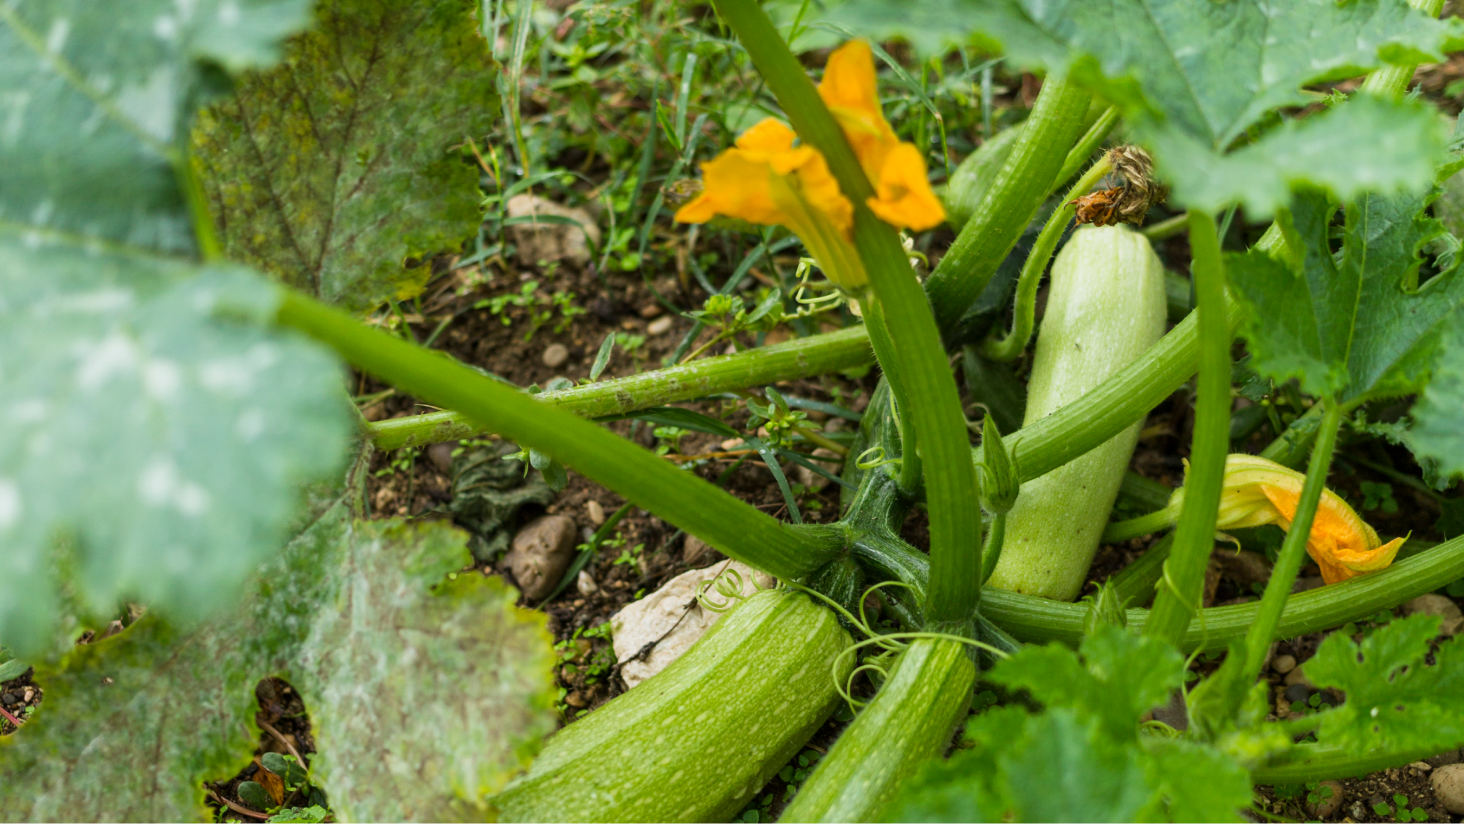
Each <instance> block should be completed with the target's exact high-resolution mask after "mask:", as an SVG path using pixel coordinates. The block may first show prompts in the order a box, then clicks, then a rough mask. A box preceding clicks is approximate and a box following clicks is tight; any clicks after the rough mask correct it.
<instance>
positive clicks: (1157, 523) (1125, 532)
mask: <svg viewBox="0 0 1464 824" xmlns="http://www.w3.org/2000/svg"><path fill="white" fill-rule="evenodd" d="M1173 523H1174V517H1173V515H1172V514H1171V513H1170V512H1169V511H1168V510H1166V509H1160V510H1158V511H1156V512H1150V513H1149V514H1148V515H1140V516H1139V517H1137V518H1130V519H1128V520H1127V521H1115V522H1113V523H1111V524H1109V525H1108V526H1107V527H1105V528H1104V530H1103V543H1105V544H1118V543H1123V542H1124V541H1127V540H1129V539H1131V538H1138V537H1140V536H1143V535H1152V534H1153V533H1155V532H1158V531H1160V530H1161V529H1168V528H1169V527H1170V525H1171V524H1173Z"/></svg>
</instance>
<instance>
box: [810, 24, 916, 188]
mask: <svg viewBox="0 0 1464 824" xmlns="http://www.w3.org/2000/svg"><path fill="white" fill-rule="evenodd" d="M818 95H819V97H821V98H823V101H824V105H826V106H828V107H829V110H830V111H832V112H833V113H834V117H835V118H836V119H837V120H838V121H839V125H840V126H841V127H842V128H843V130H844V134H845V136H847V137H848V138H849V142H850V143H852V144H854V151H855V153H856V154H859V155H860V160H861V162H862V161H863V160H864V159H865V152H864V151H861V150H860V147H861V144H869V143H895V142H897V138H896V137H895V131H894V129H891V128H890V124H889V121H888V120H885V117H884V112H883V111H881V110H880V105H879V88H878V86H877V85H876V83H875V76H874V55H873V54H872V53H870V51H869V44H868V43H865V42H864V41H863V40H851V41H849V42H848V43H845V44H844V45H842V46H840V47H839V48H837V49H835V50H834V53H833V54H831V55H829V60H828V63H827V64H826V65H825V66H824V76H823V81H822V82H820V83H819V84H818Z"/></svg>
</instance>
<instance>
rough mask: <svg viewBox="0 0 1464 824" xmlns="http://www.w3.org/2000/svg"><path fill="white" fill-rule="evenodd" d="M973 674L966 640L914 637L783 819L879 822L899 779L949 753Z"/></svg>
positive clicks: (965, 707)
mask: <svg viewBox="0 0 1464 824" xmlns="http://www.w3.org/2000/svg"><path fill="white" fill-rule="evenodd" d="M975 680H976V666H975V665H974V664H973V663H971V658H970V656H969V655H968V653H967V647H966V645H965V644H962V643H960V642H959V641H955V640H952V639H948V638H921V639H918V640H916V641H914V642H913V643H911V644H910V646H909V647H908V648H907V649H906V650H905V651H904V652H903V653H901V654H900V659H899V661H898V663H897V664H896V666H895V670H894V672H892V673H890V677H889V678H888V679H886V680H885V683H884V686H882V687H880V690H879V693H878V694H877V695H875V697H874V700H873V701H871V702H870V704H869V706H867V707H865V708H864V709H863V710H862V711H861V712H860V713H859V715H858V717H856V718H855V719H854V723H852V724H850V725H849V728H848V729H846V730H844V732H843V734H842V735H840V736H839V740H838V741H836V742H834V746H833V749H831V750H829V754H828V756H827V757H825V758H824V759H823V760H822V761H820V762H819V764H818V767H817V768H816V769H815V770H814V772H813V775H811V776H809V777H808V781H807V782H806V783H804V785H803V788H802V789H800V790H799V791H798V795H796V796H794V798H793V802H792V803H791V804H789V805H788V808H787V809H785V810H784V811H783V815H782V817H781V818H779V819H778V820H779V821H878V820H880V819H881V817H882V816H881V813H882V812H883V810H884V807H885V805H886V804H888V803H889V800H890V798H891V797H892V796H893V795H894V793H895V790H896V789H898V788H899V786H900V783H901V782H902V781H904V780H905V778H907V777H908V776H909V775H910V774H911V773H912V772H914V771H915V769H917V768H918V767H919V766H920V765H921V764H922V763H924V762H925V761H927V760H929V759H931V758H935V757H938V756H939V755H940V754H941V753H943V752H945V748H946V746H947V745H949V744H950V742H951V732H952V730H954V729H955V726H956V723H957V722H959V721H961V720H962V719H964V718H965V717H966V713H967V711H968V710H969V709H970V708H971V686H972V684H973V683H975Z"/></svg>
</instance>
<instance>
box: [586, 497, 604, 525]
mask: <svg viewBox="0 0 1464 824" xmlns="http://www.w3.org/2000/svg"><path fill="white" fill-rule="evenodd" d="M585 511H586V512H587V513H589V516H590V523H592V524H594V525H595V526H599V525H600V524H603V523H605V507H603V506H600V502H599V501H590V502H589V503H587V504H585Z"/></svg>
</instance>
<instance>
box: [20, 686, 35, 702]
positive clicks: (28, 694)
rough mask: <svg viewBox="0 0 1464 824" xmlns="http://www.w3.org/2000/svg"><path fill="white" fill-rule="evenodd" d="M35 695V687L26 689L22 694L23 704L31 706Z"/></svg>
mask: <svg viewBox="0 0 1464 824" xmlns="http://www.w3.org/2000/svg"><path fill="white" fill-rule="evenodd" d="M35 694H36V688H35V687H26V688H25V689H24V690H23V691H22V692H21V694H20V700H21V701H22V702H24V703H26V704H29V703H30V701H31V698H33V697H35Z"/></svg>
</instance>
